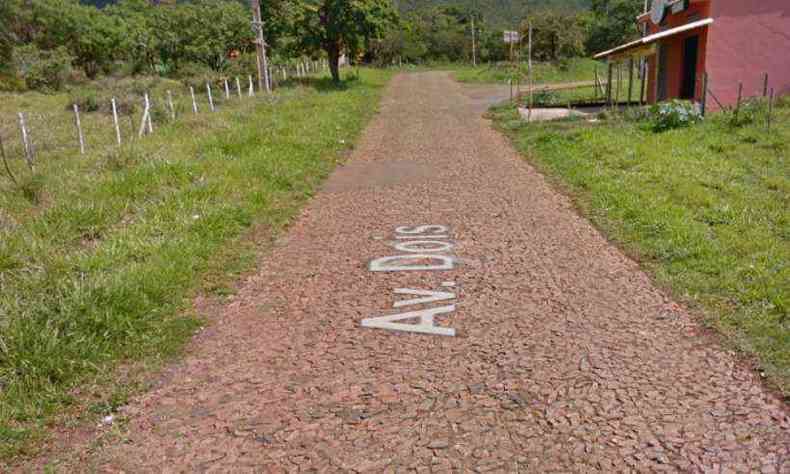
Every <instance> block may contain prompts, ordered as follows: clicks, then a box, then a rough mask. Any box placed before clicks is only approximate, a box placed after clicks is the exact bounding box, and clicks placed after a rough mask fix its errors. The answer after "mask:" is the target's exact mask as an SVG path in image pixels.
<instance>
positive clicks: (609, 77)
mask: <svg viewBox="0 0 790 474" xmlns="http://www.w3.org/2000/svg"><path fill="white" fill-rule="evenodd" d="M613 67H614V64H612V62H611V60H610V61H609V72H608V75H607V80H606V103H607V104H609V105H611V104H612V73H613V71H612V68H613Z"/></svg>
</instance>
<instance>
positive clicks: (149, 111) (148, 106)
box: [145, 92, 154, 134]
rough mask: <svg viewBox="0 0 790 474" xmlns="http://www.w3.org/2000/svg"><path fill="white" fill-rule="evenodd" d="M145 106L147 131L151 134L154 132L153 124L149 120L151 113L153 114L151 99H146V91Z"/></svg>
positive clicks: (146, 95) (146, 96)
mask: <svg viewBox="0 0 790 474" xmlns="http://www.w3.org/2000/svg"><path fill="white" fill-rule="evenodd" d="M145 108H146V110H148V133H149V134H151V133H154V124H153V122H152V121H151V115H153V114H152V113H151V101H150V100H148V93H147V92H146V93H145Z"/></svg>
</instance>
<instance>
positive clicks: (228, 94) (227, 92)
mask: <svg viewBox="0 0 790 474" xmlns="http://www.w3.org/2000/svg"><path fill="white" fill-rule="evenodd" d="M225 100H230V87H228V80H227V79H225Z"/></svg>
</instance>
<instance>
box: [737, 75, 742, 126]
mask: <svg viewBox="0 0 790 474" xmlns="http://www.w3.org/2000/svg"><path fill="white" fill-rule="evenodd" d="M742 99H743V82H739V83H738V102H736V104H735V120H736V121H737V120H738V115H739V113H740V111H741V100H742Z"/></svg>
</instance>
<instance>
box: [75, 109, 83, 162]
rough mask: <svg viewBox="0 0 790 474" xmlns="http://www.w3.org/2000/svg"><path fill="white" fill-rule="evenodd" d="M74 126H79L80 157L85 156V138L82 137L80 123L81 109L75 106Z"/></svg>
mask: <svg viewBox="0 0 790 474" xmlns="http://www.w3.org/2000/svg"><path fill="white" fill-rule="evenodd" d="M74 124H75V125H76V126H77V140H78V141H79V144H80V155H84V154H85V137H84V136H83V135H82V122H80V107H79V106H78V105H77V104H74Z"/></svg>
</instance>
